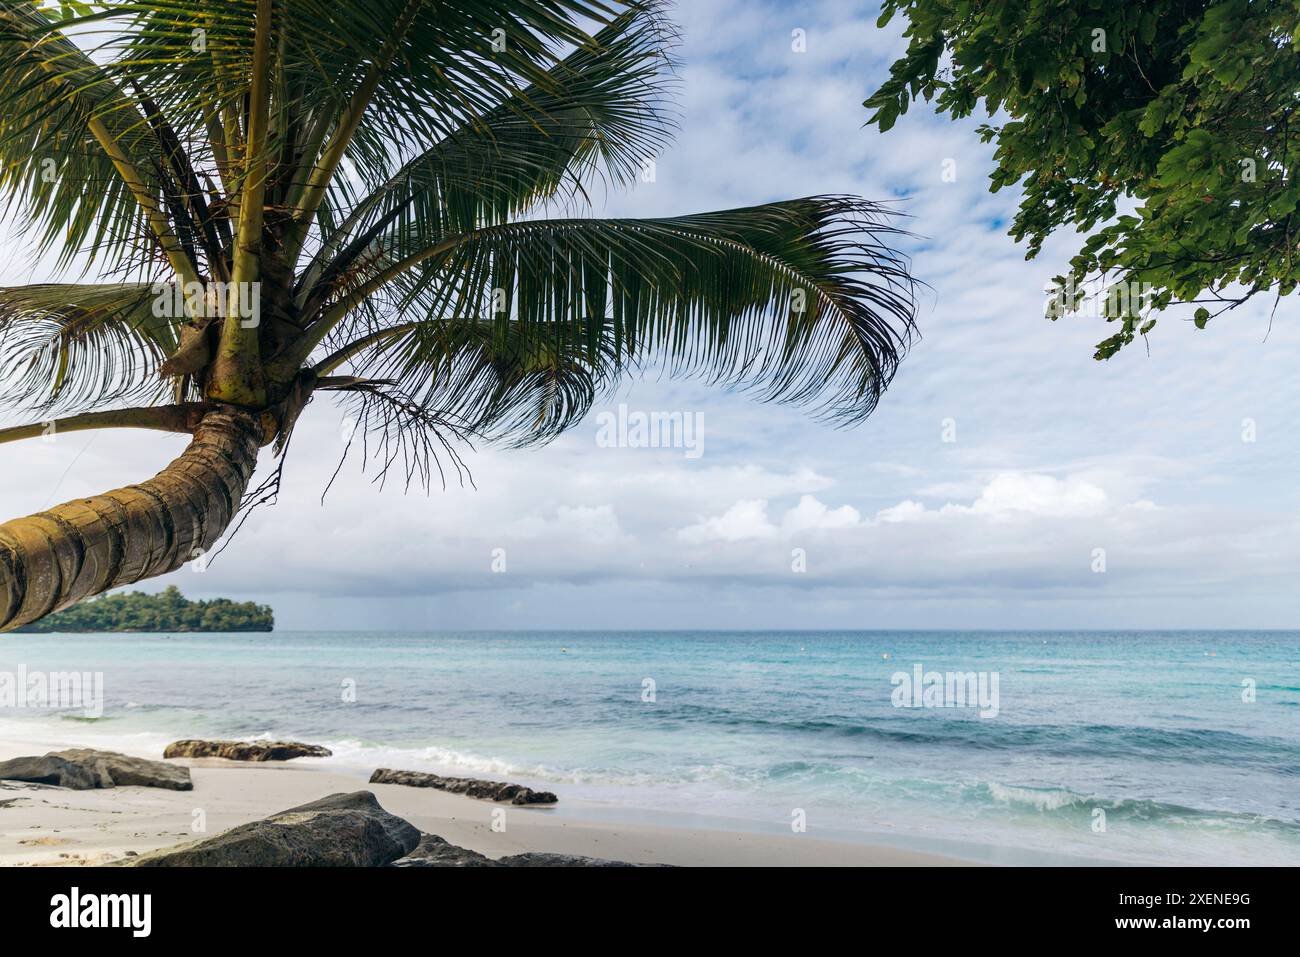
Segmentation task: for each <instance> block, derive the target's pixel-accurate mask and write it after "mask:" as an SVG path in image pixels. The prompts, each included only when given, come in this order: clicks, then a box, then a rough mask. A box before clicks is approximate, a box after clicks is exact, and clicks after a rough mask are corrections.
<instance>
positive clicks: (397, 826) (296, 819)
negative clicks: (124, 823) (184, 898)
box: [126, 791, 420, 867]
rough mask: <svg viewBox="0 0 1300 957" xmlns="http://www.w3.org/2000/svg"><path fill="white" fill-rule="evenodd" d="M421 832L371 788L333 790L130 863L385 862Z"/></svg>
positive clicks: (403, 852)
mask: <svg viewBox="0 0 1300 957" xmlns="http://www.w3.org/2000/svg"><path fill="white" fill-rule="evenodd" d="M419 843H420V832H419V831H417V830H416V829H415V828H414V827H412V826H411V825H410V824H408V823H407V822H406V821H404V820H402V819H401V818H400V817H397V816H396V815H395V814H389V813H388V812H387V811H385V810H384V809H383V808H382V807H380V806H379V802H378V801H377V800H376V799H375V796H374V794H372V793H371V792H370V791H354V792H352V793H351V794H331V795H330V796H329V797H326V798H322V799H321V800H319V801H313V802H312V803H310V804H304V805H302V806H301V807H294V808H290V809H289V810H287V811H281V812H280V813H278V814H273V815H271V816H270V817H268V818H266V819H265V820H261V821H253V822H252V823H250V824H241V825H240V826H239V827H234V828H231V829H230V830H229V831H224V832H223V833H221V834H218V835H217V836H216V837H211V838H207V839H205V840H202V841H195V842H193V843H190V844H182V845H180V846H178V847H171V848H164V849H163V850H159V851H153V852H152V853H149V854H143V855H141V856H140V857H137V858H134V859H132V860H131V861H130V862H129V863H128V864H127V865H126V866H128V867H381V866H383V865H385V864H391V863H392V862H393V861H396V860H398V859H399V858H402V857H405V856H406V855H408V854H410V853H411V852H412V851H414V850H415V849H416V847H417V846H418V845H419Z"/></svg>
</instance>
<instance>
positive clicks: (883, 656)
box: [880, 651, 889, 658]
mask: <svg viewBox="0 0 1300 957" xmlns="http://www.w3.org/2000/svg"><path fill="white" fill-rule="evenodd" d="M880 657H881V658H888V657H889V652H887V651H886V652H885V653H884V654H883V655H881V656H880Z"/></svg>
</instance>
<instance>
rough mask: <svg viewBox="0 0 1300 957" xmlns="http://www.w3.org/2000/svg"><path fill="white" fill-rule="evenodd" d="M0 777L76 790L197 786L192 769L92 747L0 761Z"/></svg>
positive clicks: (185, 789) (189, 788)
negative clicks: (92, 748)
mask: <svg viewBox="0 0 1300 957" xmlns="http://www.w3.org/2000/svg"><path fill="white" fill-rule="evenodd" d="M0 778H4V779H7V780H10V781H28V782H31V783H33V784H53V785H56V786H57V787H62V788H71V789H72V790H74V791H87V790H90V789H91V788H111V787H132V786H134V787H146V788H167V789H169V790H172V791H189V790H192V789H193V787H194V785H193V783H191V781H190V770H189V768H182V767H177V766H176V765H173V764H164V763H163V762H162V761H148V760H145V759H144V758H133V757H130V756H128V755H125V754H118V753H117V752H115V751H94V750H91V749H89V748H75V749H73V750H70V751H51V752H50V753H49V754H47V755H45V756H44V757H40V758H38V757H23V758H14V759H13V760H12V761H4V762H0Z"/></svg>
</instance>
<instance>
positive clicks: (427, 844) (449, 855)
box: [393, 834, 497, 867]
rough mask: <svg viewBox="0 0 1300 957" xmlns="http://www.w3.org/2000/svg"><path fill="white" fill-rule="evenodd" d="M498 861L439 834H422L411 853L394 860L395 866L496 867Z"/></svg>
mask: <svg viewBox="0 0 1300 957" xmlns="http://www.w3.org/2000/svg"><path fill="white" fill-rule="evenodd" d="M496 866H497V862H496V861H494V860H492V858H490V857H484V856H483V855H482V854H480V853H479V852H478V851H471V850H469V849H468V848H465V847H457V846H456V845H455V844H449V843H448V842H447V841H445V840H443V839H442V838H440V837H439V836H438V835H437V834H421V835H420V843H419V845H418V846H417V847H416V848H415V850H413V851H412V852H411V853H410V854H408V855H406V857H403V858H402V859H401V860H398V861H394V862H393V867H496Z"/></svg>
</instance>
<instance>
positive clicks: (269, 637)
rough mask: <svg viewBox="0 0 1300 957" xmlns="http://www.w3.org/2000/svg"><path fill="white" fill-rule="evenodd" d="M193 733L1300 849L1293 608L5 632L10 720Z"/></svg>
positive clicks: (766, 818)
mask: <svg viewBox="0 0 1300 957" xmlns="http://www.w3.org/2000/svg"><path fill="white" fill-rule="evenodd" d="M51 672H86V673H92V674H94V673H100V674H102V680H103V685H102V688H103V696H102V704H103V707H102V713H99V709H98V708H86V707H84V706H79V707H65V708H61V709H60V708H52V707H49V706H46V707H36V706H31V705H33V704H39V702H23V701H21V700H5V699H4V697H3V693H2V692H3V683H4V676H5V674H6V673H7V674H9V675H15V676H16V675H25V676H26V679H27V680H29V681H30V680H32V679H31V676H32V675H33V674H36V675H41V674H46V675H48V674H49V673H51ZM949 672H951V673H952V674H953V675H954V678H953V679H951V680H950V679H949V678H948V673H949ZM918 677H919V678H920V680H919V681H917V680H916V679H917V678H918ZM12 683H13V679H12V678H11V679H10V684H11V687H12ZM913 692H914V693H913ZM64 703H66V702H64ZM82 704H84V702H83V703H82ZM19 705H21V706H19ZM186 737H209V738H212V737H223V738H245V739H246V738H256V737H271V738H281V739H297V740H302V741H307V742H312V743H317V744H325V745H327V746H328V747H330V748H331V749H333V751H334V754H335V756H334V757H333V758H332V759H328V761H329V762H330V763H331V764H333V765H335V766H337V767H339V768H341V769H348V770H353V771H355V772H356V773H357V774H358V776H359V777H361V776H362V775H364V774H366V773H368V772H369V771H370V770H372V769H373V768H375V767H393V768H404V769H411V770H427V771H435V772H439V773H444V774H458V775H469V776H478V777H488V778H495V779H509V780H511V781H517V782H520V783H524V784H528V785H531V786H538V787H542V788H546V789H548V790H553V791H555V792H557V793H558V794H559V795H560V803H559V805H558V806H557V808H556V810H555V812H554V813H557V814H567V815H572V816H574V817H584V816H585V817H596V818H600V819H604V820H633V819H635V820H639V821H643V822H648V823H662V824H678V825H684V826H707V827H715V828H732V829H741V830H756V831H768V832H773V833H776V832H785V833H790V832H792V831H798V832H800V833H807V834H808V835H810V836H821V837H824V838H828V839H833V840H860V841H867V842H874V843H883V844H891V845H896V846H904V847H912V848H916V849H919V850H931V851H937V852H941V853H948V854H955V855H958V856H962V857H967V858H970V859H972V860H982V861H989V862H996V863H1064V862H1080V863H1098V864H1105V863H1123V864H1191V865H1296V864H1300V633H1296V632H1224V631H1213V632H1194V631H1179V632H1174V631H1168V632H1062V631H1051V632H1047V631H1044V632H1009V633H1008V632H940V631H935V632H926V631H900V632H887V631H861V632H777V631H771V632H684V631H683V632H463V633H451V632H446V633H419V634H415V633H392V632H374V633H360V632H354V633H326V632H319V633H317V632H276V633H271V634H250V635H240V634H223V635H129V634H119V635H30V634H29V635H7V636H4V637H0V739H3V740H8V741H25V740H31V741H39V742H55V743H64V742H66V743H67V744H69V745H71V744H76V745H85V746H93V747H105V748H118V749H122V750H129V751H135V752H140V753H150V752H153V753H161V748H162V746H163V745H164V744H166V743H167V742H168V741H171V740H175V739H178V738H186Z"/></svg>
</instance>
